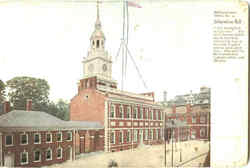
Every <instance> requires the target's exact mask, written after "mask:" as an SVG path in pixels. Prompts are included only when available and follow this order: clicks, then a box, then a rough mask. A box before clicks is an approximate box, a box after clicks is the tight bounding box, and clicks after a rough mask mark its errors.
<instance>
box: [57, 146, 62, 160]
mask: <svg viewBox="0 0 250 168" xmlns="http://www.w3.org/2000/svg"><path fill="white" fill-rule="evenodd" d="M61 158H62V148H58V149H57V159H61Z"/></svg>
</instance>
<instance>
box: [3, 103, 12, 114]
mask: <svg viewBox="0 0 250 168" xmlns="http://www.w3.org/2000/svg"><path fill="white" fill-rule="evenodd" d="M8 112H10V102H9V101H5V102H4V103H3V113H4V114H5V113H8Z"/></svg>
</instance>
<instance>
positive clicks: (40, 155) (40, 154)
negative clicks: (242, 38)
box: [33, 150, 42, 162]
mask: <svg viewBox="0 0 250 168" xmlns="http://www.w3.org/2000/svg"><path fill="white" fill-rule="evenodd" d="M36 152H39V160H35V153H36ZM33 156H34V161H33V162H41V157H42V153H41V150H35V151H34V152H33Z"/></svg>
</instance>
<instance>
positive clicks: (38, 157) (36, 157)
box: [34, 150, 41, 162]
mask: <svg viewBox="0 0 250 168" xmlns="http://www.w3.org/2000/svg"><path fill="white" fill-rule="evenodd" d="M34 161H35V162H39V161H41V152H40V151H39V150H37V151H35V152H34Z"/></svg>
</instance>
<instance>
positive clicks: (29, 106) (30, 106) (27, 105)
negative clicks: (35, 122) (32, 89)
mask: <svg viewBox="0 0 250 168" xmlns="http://www.w3.org/2000/svg"><path fill="white" fill-rule="evenodd" d="M31 110H32V100H31V99H27V101H26V111H31Z"/></svg>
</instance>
